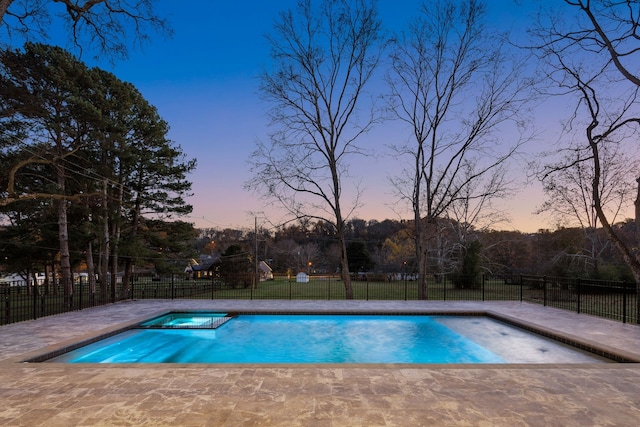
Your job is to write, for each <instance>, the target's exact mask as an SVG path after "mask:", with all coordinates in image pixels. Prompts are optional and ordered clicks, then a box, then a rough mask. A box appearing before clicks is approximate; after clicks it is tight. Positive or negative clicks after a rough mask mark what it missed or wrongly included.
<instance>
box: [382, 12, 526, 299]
mask: <svg viewBox="0 0 640 427" xmlns="http://www.w3.org/2000/svg"><path fill="white" fill-rule="evenodd" d="M484 18H485V6H484V4H483V3H481V2H480V1H477V0H467V1H464V2H457V1H452V0H443V1H436V2H433V3H428V4H427V3H425V4H424V5H423V6H422V11H421V14H420V15H419V16H418V18H417V19H416V20H415V21H414V22H412V23H411V25H410V26H409V27H408V30H407V32H406V33H405V34H402V35H401V36H400V37H399V38H398V43H397V44H396V46H395V49H394V51H393V54H392V56H391V63H392V69H391V72H390V73H389V76H388V81H389V85H390V87H391V93H392V97H391V107H392V110H393V111H394V113H395V115H396V117H397V118H398V119H399V120H401V121H403V122H405V123H406V124H407V126H408V127H409V128H410V130H411V133H412V136H411V138H410V140H409V142H408V143H406V144H404V145H400V146H395V147H393V148H394V149H395V150H396V152H397V153H398V155H399V156H401V157H404V158H407V159H409V161H408V162H407V167H406V169H405V172H406V174H405V175H403V176H398V177H394V178H392V180H391V181H392V184H393V185H394V187H395V189H396V190H397V193H398V196H399V197H400V198H401V199H402V200H404V201H406V202H407V203H408V204H409V205H410V206H411V209H412V212H413V217H414V218H413V219H414V224H415V236H414V238H415V242H416V243H415V249H416V259H417V263H418V274H419V280H420V285H419V296H420V298H425V299H426V298H427V281H426V275H427V273H428V272H429V271H428V270H429V268H428V264H429V257H431V258H433V259H436V260H438V259H441V253H442V249H443V248H441V247H440V245H439V244H438V240H439V238H438V235H439V233H440V231H439V230H440V225H439V220H440V219H442V218H445V217H448V216H449V215H450V214H451V213H452V209H454V208H456V207H457V206H458V204H459V202H460V201H464V203H466V204H467V209H466V210H467V212H470V211H473V210H474V209H471V210H469V204H475V205H476V207H477V208H479V209H483V208H486V207H487V202H488V201H489V200H490V199H495V198H498V197H502V196H503V195H504V194H505V192H506V191H507V189H508V186H507V184H508V180H506V179H505V169H504V166H505V165H506V162H507V161H508V160H509V159H510V158H511V157H512V156H513V155H514V153H516V151H517V149H518V147H519V146H520V145H521V144H522V143H523V141H524V139H523V137H522V135H523V133H522V132H523V129H524V123H525V122H524V121H523V120H522V119H521V117H520V113H521V112H522V106H523V105H524V102H525V97H524V96H523V91H524V89H525V88H526V87H527V85H528V82H526V81H525V80H524V79H521V78H520V74H519V72H520V66H519V64H517V63H515V61H514V60H513V58H515V56H514V55H513V52H507V48H506V44H505V43H503V42H501V41H500V40H501V37H500V35H499V34H497V33H496V32H495V31H492V30H490V29H489V28H487V27H486V26H485V24H484V22H483V20H484ZM503 125H505V126H506V125H510V126H511V127H512V129H511V130H512V131H514V132H513V133H512V134H511V135H510V136H509V137H503V138H505V139H502V138H501V137H500V135H499V131H500V130H501V128H502V126H503ZM502 130H504V128H502ZM514 134H515V137H514V136H513V135H514ZM506 138H508V139H506ZM480 183H482V184H480ZM476 217H478V215H476ZM430 251H431V252H432V255H429V252H430ZM432 268H436V269H437V268H438V267H437V265H436V266H432ZM431 272H432V273H438V271H431Z"/></svg>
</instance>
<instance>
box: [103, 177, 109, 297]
mask: <svg viewBox="0 0 640 427" xmlns="http://www.w3.org/2000/svg"><path fill="white" fill-rule="evenodd" d="M107 186H108V183H107V179H106V178H105V180H104V181H103V184H102V241H101V242H100V303H101V304H105V303H106V302H107V295H108V294H107V289H108V288H107V287H108V284H109V281H108V272H109V252H110V251H111V249H110V244H109V206H108V198H107Z"/></svg>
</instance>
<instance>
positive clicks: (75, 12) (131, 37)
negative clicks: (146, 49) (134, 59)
mask: <svg viewBox="0 0 640 427" xmlns="http://www.w3.org/2000/svg"><path fill="white" fill-rule="evenodd" d="M57 19H61V20H62V21H63V22H64V24H65V26H66V29H67V30H68V34H69V39H70V41H71V43H72V44H73V45H75V46H76V47H77V48H79V49H80V51H82V50H83V47H90V48H95V49H96V51H97V53H98V54H99V55H102V54H106V55H108V56H109V57H120V58H126V57H127V54H128V51H129V49H128V47H129V46H130V45H131V43H132V42H133V43H135V44H143V43H144V42H145V41H146V40H148V39H149V33H148V31H149V30H150V29H152V30H158V31H159V32H161V33H164V34H170V32H171V30H170V28H169V26H168V24H167V21H166V20H165V19H163V18H160V17H158V16H157V15H156V14H155V13H154V10H153V0H0V27H1V29H2V30H3V31H4V32H5V33H6V34H7V37H8V38H9V39H15V38H19V39H25V40H27V41H30V40H45V39H47V38H48V30H49V28H50V25H51V23H52V21H55V20H57Z"/></svg>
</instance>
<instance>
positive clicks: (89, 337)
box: [13, 308, 640, 367]
mask: <svg viewBox="0 0 640 427" xmlns="http://www.w3.org/2000/svg"><path fill="white" fill-rule="evenodd" d="M202 311H203V310H197V309H179V310H160V311H158V312H155V313H151V314H150V315H146V316H143V317H140V318H136V319H132V320H131V321H127V322H124V323H120V324H117V325H114V326H111V327H108V328H105V329H104V330H101V331H100V332H99V333H97V334H96V333H95V332H92V333H89V334H86V335H83V336H80V337H77V338H74V339H72V340H69V341H66V342H63V343H59V344H56V345H52V346H48V347H46V348H44V349H40V350H37V351H34V352H30V353H27V354H24V355H21V356H19V357H17V358H15V359H13V361H16V362H27V363H40V362H45V361H47V360H49V359H51V358H54V357H57V356H60V355H62V354H64V353H67V352H69V351H72V350H75V349H77V348H80V347H83V346H86V345H88V344H92V343H94V342H96V341H99V340H102V339H105V338H108V337H111V336H113V335H116V334H119V333H121V332H124V331H127V330H129V329H131V328H133V327H136V326H139V325H140V324H141V323H143V322H146V321H148V320H149V319H152V318H155V317H160V316H163V315H166V314H170V313H172V312H202ZM209 311H212V310H209ZM215 311H216V312H231V311H232V312H233V313H234V314H339V315H349V314H373V315H375V314H383V315H384V314H386V315H398V314H404V315H413V314H417V315H440V316H486V317H490V318H493V319H496V320H499V321H502V322H505V323H507V324H510V325H512V326H516V327H519V328H522V329H525V330H527V331H530V332H534V333H536V334H539V335H542V336H544V337H547V338H552V339H554V340H556V341H559V342H562V343H564V344H569V345H571V346H573V347H576V348H579V349H581V350H586V351H588V352H591V353H593V354H595V355H598V356H602V357H605V358H607V359H610V360H612V361H614V362H619V363H640V355H639V354H635V353H634V352H629V351H626V350H624V349H620V348H615V347H613V346H610V345H606V344H603V343H601V342H597V341H594V340H590V339H587V338H585V337H582V336H575V335H573V334H569V333H565V332H563V331H562V330H558V329H555V328H549V327H548V326H541V325H537V324H536V323H535V322H532V321H531V319H529V320H526V319H522V318H519V317H514V316H513V315H505V314H503V313H500V312H497V311H492V310H478V309H474V310H468V309H464V308H459V309H446V310H445V309H442V308H439V309H436V308H428V309H426V310H424V309H423V310H419V311H411V312H405V311H403V312H398V311H394V310H392V311H386V312H385V311H384V310H368V309H365V308H359V309H358V308H344V309H329V310H327V309H325V310H323V311H318V310H315V309H312V308H307V309H301V310H289V311H287V312H283V311H281V310H275V309H268V308H261V309H260V308H258V309H253V310H243V311H238V310H215ZM580 364H581V365H584V364H585V363H580ZM586 364H588V363H586ZM224 365H225V366H229V365H235V364H233V363H231V364H229V363H225V364H224ZM238 365H242V364H238ZM273 365H274V366H282V365H283V364H275V363H274V364H273ZM285 365H288V364H285ZM290 365H295V364H290ZM311 365H313V366H322V365H323V364H319V363H316V364H311ZM327 365H332V364H327ZM345 365H348V366H356V365H358V364H357V363H350V364H345ZM362 365H363V367H366V366H370V365H372V364H371V363H366V364H362ZM376 365H378V366H394V365H395V366H397V365H408V366H410V365H411V364H398V363H396V364H384V363H381V364H376ZM422 365H424V364H422ZM432 365H435V366H438V365H442V364H432ZM484 365H485V366H487V365H492V364H484ZM496 365H498V366H499V365H502V364H496ZM511 365H513V364H511ZM517 365H526V364H517Z"/></svg>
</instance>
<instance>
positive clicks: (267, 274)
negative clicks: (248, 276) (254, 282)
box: [258, 261, 273, 282]
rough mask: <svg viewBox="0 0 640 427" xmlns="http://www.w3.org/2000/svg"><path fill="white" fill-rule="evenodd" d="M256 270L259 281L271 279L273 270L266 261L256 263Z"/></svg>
mask: <svg viewBox="0 0 640 427" xmlns="http://www.w3.org/2000/svg"><path fill="white" fill-rule="evenodd" d="M258 271H259V273H260V281H261V282H264V281H267V280H273V270H272V269H271V267H269V264H267V263H266V262H264V261H260V263H258Z"/></svg>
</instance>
